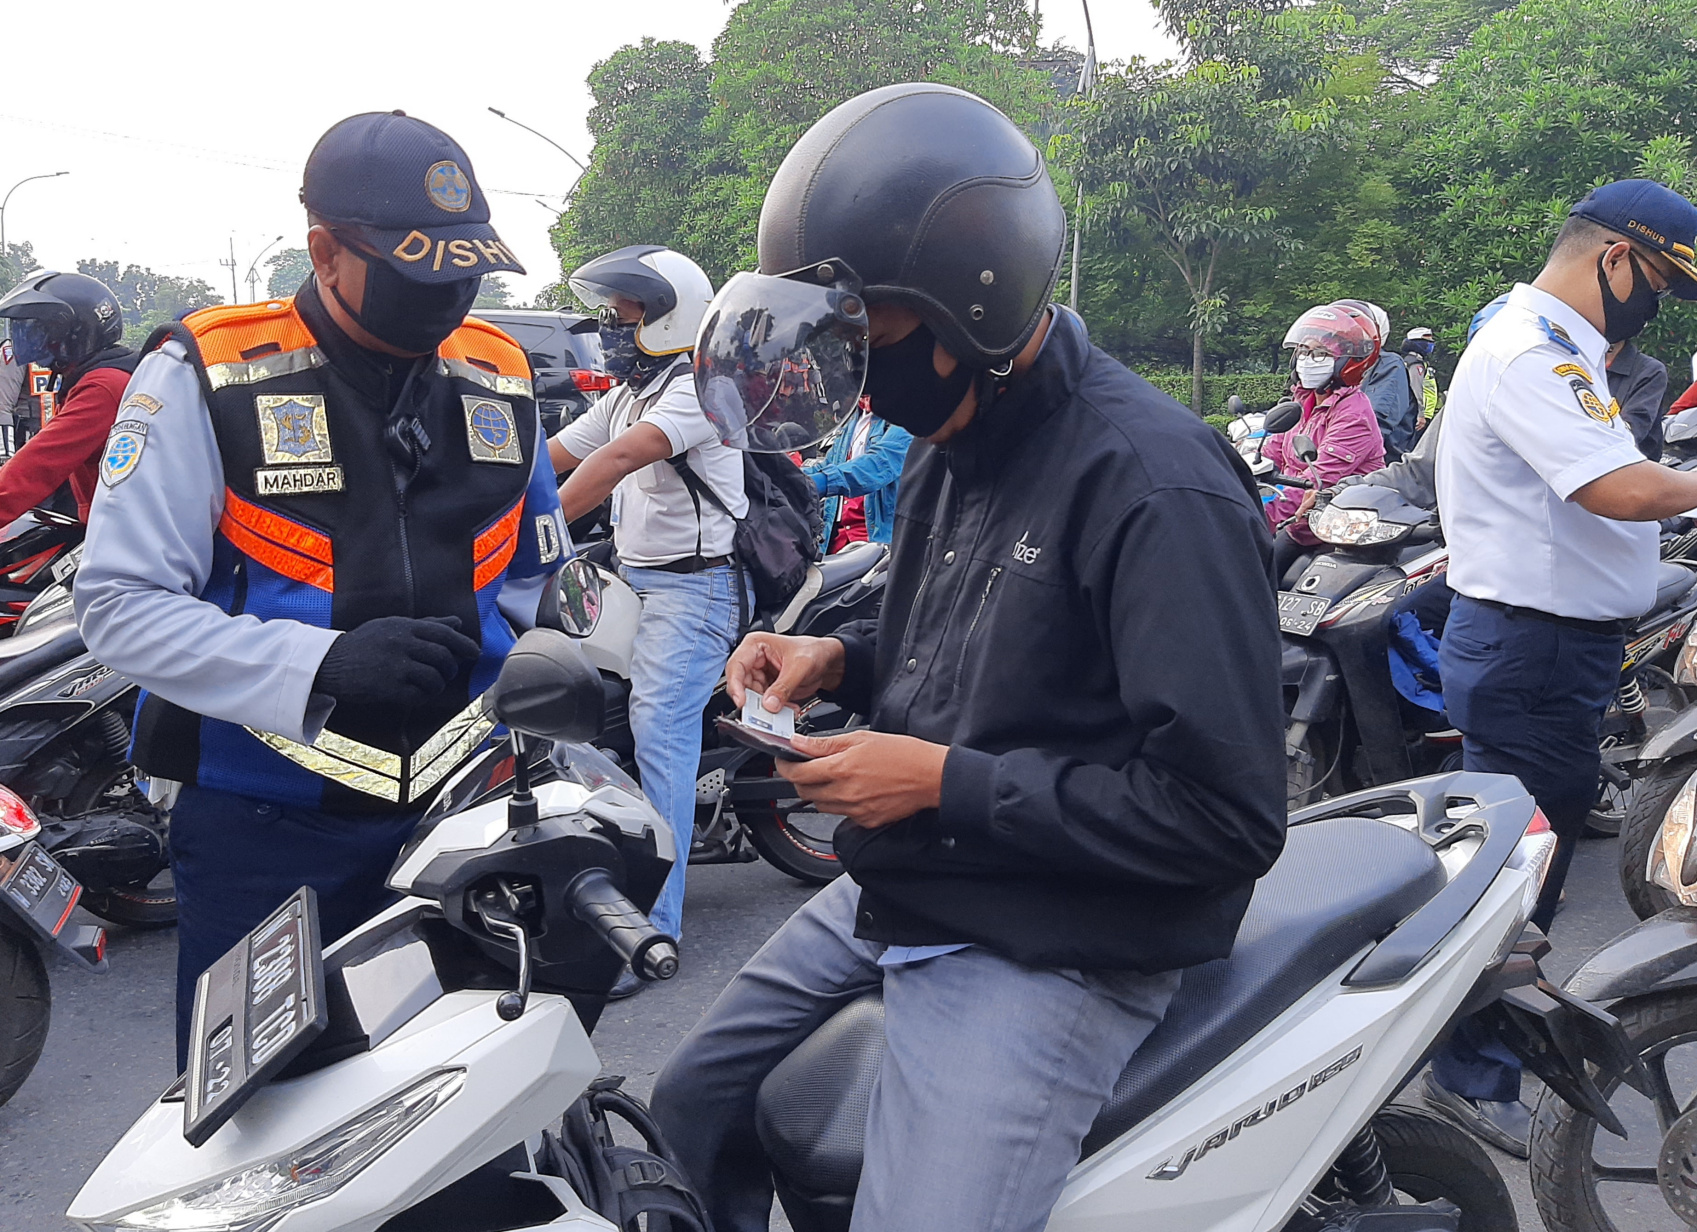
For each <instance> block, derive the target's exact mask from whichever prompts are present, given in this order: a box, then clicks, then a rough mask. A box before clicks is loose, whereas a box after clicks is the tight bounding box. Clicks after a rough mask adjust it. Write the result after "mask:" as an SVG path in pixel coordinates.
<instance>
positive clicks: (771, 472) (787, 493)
mask: <svg viewBox="0 0 1697 1232" xmlns="http://www.w3.org/2000/svg"><path fill="white" fill-rule="evenodd" d="M669 460H670V462H671V464H672V465H673V467H675V468H676V469H677V472H678V476H679V477H680V478H681V479H682V480H683V481H684V486H685V487H686V488H688V489H689V494H690V498H691V499H692V500H693V501H694V502H695V514H696V517H697V518H699V517H700V516H701V499H702V498H703V497H706V498H707V499H708V500H709V501H711V502H712V503H713V505H714V507H715V508H717V509H718V510H719V512H721V513H723V514H725V515H726V516H727V517H731V520H732V521H734V522H735V523H736V536H735V538H734V539H733V540H732V549H731V550H732V552H733V553H734V555H735V556H736V561H737V566H738V568H740V569H741V570H742V571H743V572H745V573H746V574H747V575H748V577H749V580H750V581H751V582H752V583H753V585H754V615H755V616H756V618H759V617H762V616H775V615H777V614H778V613H779V612H781V611H783V610H784V608H785V607H787V606H788V605H789V601H790V600H791V599H793V598H794V597H795V592H796V591H798V590H800V589H801V584H802V583H803V582H804V581H806V580H807V567H808V566H809V565H811V564H812V563H813V562H814V561H816V560H818V559H819V538H820V536H821V535H823V534H824V531H825V519H824V514H823V513H822V512H821V510H820V507H819V489H818V488H816V487H814V486H813V480H812V479H811V478H810V477H809V476H808V475H807V474H806V473H805V472H803V471H802V469H801V467H799V466H797V465H796V464H795V463H794V462H791V461H790V459H789V457H788V455H786V454H781V453H745V454H743V455H742V490H743V493H744V495H746V496H747V497H748V513H747V514H746V515H745V516H743V517H740V518H738V517H735V516H733V515H732V514H731V511H730V510H729V509H728V508H726V506H725V502H724V501H722V500H720V499H719V494H718V493H717V492H715V491H714V490H713V488H712V485H711V484H709V483H708V482H707V481H706V480H704V479H702V477H701V476H700V475H697V474H696V473H695V471H694V470H692V469H691V468H690V465H689V463H688V462H686V461H684V460H683V459H682V458H672V459H669ZM742 623H743V625H744V626H745V627H746V626H747V624H748V621H747V620H746V619H745V620H744V621H743V622H742Z"/></svg>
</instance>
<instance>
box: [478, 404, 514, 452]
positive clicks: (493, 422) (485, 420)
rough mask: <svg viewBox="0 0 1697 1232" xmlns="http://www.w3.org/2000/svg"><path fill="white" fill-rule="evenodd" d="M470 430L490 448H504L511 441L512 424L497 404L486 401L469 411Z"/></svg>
mask: <svg viewBox="0 0 1697 1232" xmlns="http://www.w3.org/2000/svg"><path fill="white" fill-rule="evenodd" d="M471 430H472V431H473V432H475V433H477V439H478V440H480V441H482V442H483V443H484V444H485V445H487V446H489V448H491V449H505V448H506V447H507V446H508V445H509V444H511V443H512V439H513V425H512V422H511V421H510V420H509V419H508V418H507V416H506V415H505V414H504V413H503V412H502V409H501V408H500V407H498V406H494V405H492V404H490V403H488V402H485V403H483V404H482V405H480V406H478V407H477V408H475V409H474V410H473V411H472V413H471Z"/></svg>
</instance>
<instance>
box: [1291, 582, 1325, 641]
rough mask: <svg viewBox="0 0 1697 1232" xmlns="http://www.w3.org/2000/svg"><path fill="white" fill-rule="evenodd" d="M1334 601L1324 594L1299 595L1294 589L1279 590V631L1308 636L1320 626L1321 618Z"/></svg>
mask: <svg viewBox="0 0 1697 1232" xmlns="http://www.w3.org/2000/svg"><path fill="white" fill-rule="evenodd" d="M1331 606H1332V601H1331V600H1330V599H1328V598H1326V597H1325V596H1324V595H1299V594H1296V593H1295V592H1294V591H1289V590H1281V591H1280V592H1279V631H1280V632H1282V633H1294V634H1296V635H1297V636H1298V637H1307V636H1308V635H1309V634H1310V633H1312V632H1314V630H1315V629H1318V628H1319V627H1320V618H1321V617H1322V616H1324V615H1325V614H1326V609H1327V608H1329V607H1331Z"/></svg>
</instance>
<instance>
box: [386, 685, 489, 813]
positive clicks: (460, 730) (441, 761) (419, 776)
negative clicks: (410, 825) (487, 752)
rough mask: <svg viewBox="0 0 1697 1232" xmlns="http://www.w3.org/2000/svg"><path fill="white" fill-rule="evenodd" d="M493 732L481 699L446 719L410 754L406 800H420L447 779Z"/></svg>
mask: <svg viewBox="0 0 1697 1232" xmlns="http://www.w3.org/2000/svg"><path fill="white" fill-rule="evenodd" d="M494 730H495V718H494V716H493V715H491V714H490V713H489V712H488V708H487V707H486V706H485V705H484V704H483V699H482V698H481V697H480V698H478V699H477V700H476V701H475V702H473V703H472V704H471V705H470V706H468V707H466V709H464V710H462V711H460V713H459V714H457V715H455V716H454V717H453V718H451V719H449V720H448V722H447V723H445V724H444V725H443V727H442V730H441V731H439V732H437V733H436V734H435V735H434V736H432V737H430V739H429V740H427V741H425V742H424V745H423V747H422V748H420V749H419V750H418V752H416V753H414V754H413V757H412V773H411V782H410V783H409V784H408V788H409V790H408V796H409V798H411V799H413V800H418V799H422V798H423V796H424V793H425V792H427V791H429V790H430V789H431V788H432V787H434V786H436V784H438V783H440V782H441V781H442V780H443V779H444V778H446V777H447V774H448V771H450V770H452V769H453V768H454V767H455V766H456V765H458V764H459V761H460V759H461V758H462V757H464V756H465V755H466V754H467V753H469V752H471V751H472V750H473V749H475V748H476V747H477V746H478V745H480V744H482V743H483V741H484V740H485V739H486V738H487V737H488V735H489V733H490V732H492V731H494Z"/></svg>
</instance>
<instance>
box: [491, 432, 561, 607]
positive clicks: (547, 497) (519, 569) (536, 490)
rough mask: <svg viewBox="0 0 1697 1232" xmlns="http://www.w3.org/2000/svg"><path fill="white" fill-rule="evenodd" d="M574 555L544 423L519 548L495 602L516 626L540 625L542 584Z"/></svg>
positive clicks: (521, 528)
mask: <svg viewBox="0 0 1697 1232" xmlns="http://www.w3.org/2000/svg"><path fill="white" fill-rule="evenodd" d="M572 554H573V552H572V540H571V535H570V534H569V533H568V532H567V530H566V519H565V517H564V515H562V514H561V512H560V492H559V489H558V488H556V487H555V486H554V467H553V465H552V464H551V463H550V462H549V461H548V438H547V437H545V436H543V435H542V430H541V428H540V427H538V428H537V436H536V463H535V465H534V466H533V467H532V468H531V473H530V486H529V487H527V488H526V489H525V491H524V515H523V516H522V517H521V518H520V519H519V542H518V548H517V549H516V550H515V551H514V552H513V561H512V564H510V565H508V566H507V576H506V577H505V578H504V579H502V582H501V593H500V594H499V595H498V596H496V599H495V604H496V606H497V607H499V608H500V609H501V614H502V615H503V616H505V617H506V618H507V621H508V623H510V624H511V625H512V626H513V628H515V629H520V630H523V629H529V628H533V627H534V626H535V624H536V606H537V604H538V603H539V602H541V600H542V592H543V588H544V587H545V586H546V585H547V581H548V579H549V578H550V577H552V576H553V575H554V573H555V571H556V570H558V569H559V567H560V562H561V561H563V560H566V559H568V558H569V557H571V556H572Z"/></svg>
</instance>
